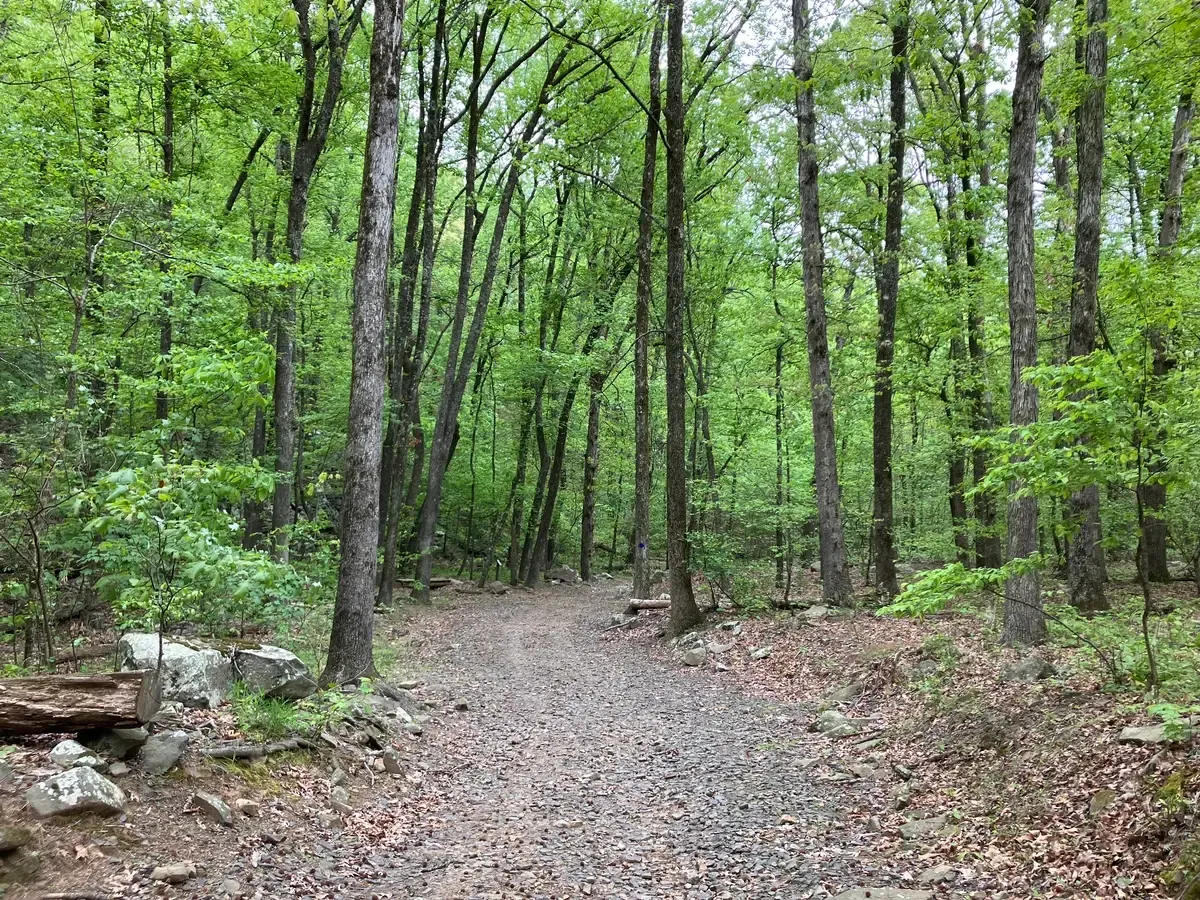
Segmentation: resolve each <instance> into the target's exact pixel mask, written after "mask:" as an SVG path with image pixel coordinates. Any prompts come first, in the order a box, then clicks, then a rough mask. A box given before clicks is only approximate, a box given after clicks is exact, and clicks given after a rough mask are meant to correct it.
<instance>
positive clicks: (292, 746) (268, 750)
mask: <svg viewBox="0 0 1200 900" xmlns="http://www.w3.org/2000/svg"><path fill="white" fill-rule="evenodd" d="M315 746H316V745H315V744H314V743H313V742H312V741H310V740H309V739H308V738H302V737H294V738H288V739H287V740H286V741H275V742H273V743H270V744H227V745H226V746H224V747H206V748H204V749H202V750H200V751H199V753H200V755H201V756H206V757H208V758H209V759H261V758H262V757H264V756H270V755H271V754H272V753H284V752H286V751H288V750H312V749H313V748H314V747H315Z"/></svg>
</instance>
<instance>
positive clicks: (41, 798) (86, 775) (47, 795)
mask: <svg viewBox="0 0 1200 900" xmlns="http://www.w3.org/2000/svg"><path fill="white" fill-rule="evenodd" d="M25 802H26V803H28V804H29V807H30V809H32V810H33V811H34V812H35V813H37V814H38V815H39V816H43V817H45V816H59V815H66V814H69V813H78V812H99V813H104V814H106V815H112V814H115V813H119V812H123V811H124V809H125V792H124V791H122V790H121V789H120V788H119V787H117V786H116V785H115V784H113V783H112V782H111V781H109V780H108V779H107V778H105V777H104V776H103V775H101V774H99V773H98V772H97V771H96V770H95V769H88V768H78V769H68V770H67V771H66V772H63V773H62V774H61V775H55V776H54V777H52V778H47V779H46V780H45V781H40V782H38V783H37V784H35V785H34V786H33V787H31V788H30V789H29V790H27V791H26V792H25Z"/></svg>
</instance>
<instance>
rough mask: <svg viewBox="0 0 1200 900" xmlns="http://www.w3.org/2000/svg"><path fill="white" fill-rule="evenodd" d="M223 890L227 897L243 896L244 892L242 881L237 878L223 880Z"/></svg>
mask: <svg viewBox="0 0 1200 900" xmlns="http://www.w3.org/2000/svg"><path fill="white" fill-rule="evenodd" d="M221 892H222V893H223V894H225V896H226V897H241V896H242V894H243V891H242V883H241V882H240V881H238V880H237V879H236V878H226V879H225V880H224V881H222V882H221Z"/></svg>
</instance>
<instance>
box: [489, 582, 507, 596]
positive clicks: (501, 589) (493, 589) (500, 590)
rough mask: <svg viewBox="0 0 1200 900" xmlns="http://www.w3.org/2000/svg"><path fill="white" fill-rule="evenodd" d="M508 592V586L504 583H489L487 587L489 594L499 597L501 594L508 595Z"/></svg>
mask: <svg viewBox="0 0 1200 900" xmlns="http://www.w3.org/2000/svg"><path fill="white" fill-rule="evenodd" d="M508 590H509V588H508V585H507V584H505V583H504V582H503V581H489V582H488V585H487V591H488V593H489V594H495V595H496V596H497V597H498V596H500V595H501V594H507V593H508Z"/></svg>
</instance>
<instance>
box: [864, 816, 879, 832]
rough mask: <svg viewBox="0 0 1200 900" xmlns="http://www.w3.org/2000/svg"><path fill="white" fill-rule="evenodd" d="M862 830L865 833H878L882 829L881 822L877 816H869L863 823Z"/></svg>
mask: <svg viewBox="0 0 1200 900" xmlns="http://www.w3.org/2000/svg"><path fill="white" fill-rule="evenodd" d="M863 831H865V832H867V834H879V833H880V832H881V831H883V822H881V821H880V820H879V816H871V818H869V819H867V823H866V824H865V825H863Z"/></svg>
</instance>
